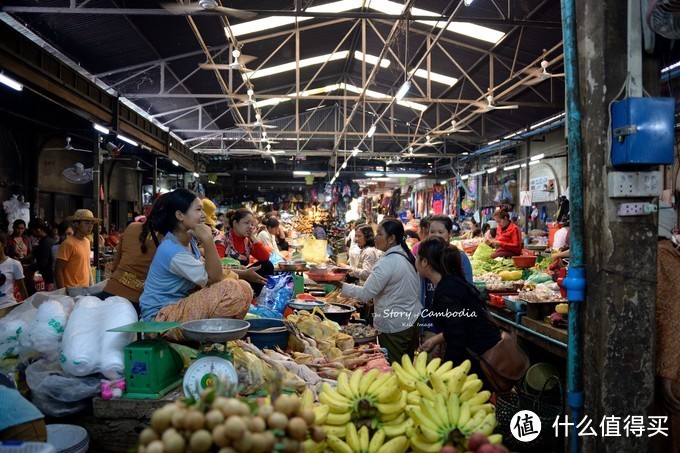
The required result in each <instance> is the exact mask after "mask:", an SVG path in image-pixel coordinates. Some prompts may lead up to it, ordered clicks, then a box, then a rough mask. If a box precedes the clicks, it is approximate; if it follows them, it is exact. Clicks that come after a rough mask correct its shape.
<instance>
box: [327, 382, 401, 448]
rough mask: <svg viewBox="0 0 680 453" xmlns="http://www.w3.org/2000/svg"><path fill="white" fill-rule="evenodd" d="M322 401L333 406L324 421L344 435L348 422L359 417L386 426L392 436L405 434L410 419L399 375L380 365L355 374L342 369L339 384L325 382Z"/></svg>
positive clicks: (336, 432) (334, 430)
mask: <svg viewBox="0 0 680 453" xmlns="http://www.w3.org/2000/svg"><path fill="white" fill-rule="evenodd" d="M319 401H321V402H322V403H323V404H325V405H327V406H328V408H329V413H328V416H327V417H326V418H325V420H324V422H323V423H324V425H325V428H326V432H327V433H328V434H333V435H335V436H336V437H338V438H340V439H342V438H344V436H345V426H346V425H348V424H352V425H354V423H355V422H357V421H359V420H366V421H367V422H368V423H369V424H370V425H371V428H373V429H376V428H378V427H382V428H383V430H384V432H385V434H386V436H387V437H388V438H392V437H397V436H399V435H402V434H404V432H405V430H406V427H407V426H408V425H409V422H410V421H409V418H408V417H407V416H406V415H405V414H404V408H405V407H406V392H405V391H402V390H401V389H400V388H399V385H398V384H397V377H396V376H395V375H394V374H393V373H384V374H380V371H379V370H376V369H373V370H370V371H368V372H367V373H363V372H362V371H355V372H354V373H353V374H352V377H351V378H349V377H348V375H347V373H345V372H342V373H340V375H339V376H338V385H337V387H336V388H332V387H331V386H330V385H329V384H327V383H323V384H322V386H321V392H319ZM400 415H401V417H399V416H400ZM411 423H412V422H411Z"/></svg>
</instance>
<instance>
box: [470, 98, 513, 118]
mask: <svg viewBox="0 0 680 453" xmlns="http://www.w3.org/2000/svg"><path fill="white" fill-rule="evenodd" d="M473 104H474V105H476V106H477V107H479V109H477V110H475V111H474V112H473V113H486V112H491V111H493V110H513V109H517V108H519V105H517V104H512V105H500V106H499V105H496V103H495V102H494V98H493V95H492V94H490V95H488V96H487V97H486V103H484V102H483V101H480V102H473Z"/></svg>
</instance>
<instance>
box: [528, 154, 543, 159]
mask: <svg viewBox="0 0 680 453" xmlns="http://www.w3.org/2000/svg"><path fill="white" fill-rule="evenodd" d="M544 157H545V154H543V153H541V154H536V155H535V156H531V160H541V159H543V158H544Z"/></svg>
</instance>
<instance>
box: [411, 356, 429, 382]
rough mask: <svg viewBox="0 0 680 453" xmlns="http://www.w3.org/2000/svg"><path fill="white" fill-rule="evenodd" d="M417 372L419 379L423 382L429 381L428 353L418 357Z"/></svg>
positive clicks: (416, 362)
mask: <svg viewBox="0 0 680 453" xmlns="http://www.w3.org/2000/svg"><path fill="white" fill-rule="evenodd" d="M414 366H415V368H416V371H417V372H418V377H419V378H420V379H421V380H424V379H427V353H426V352H421V353H420V354H418V355H417V356H416V359H415V364H414Z"/></svg>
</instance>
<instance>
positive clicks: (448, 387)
mask: <svg viewBox="0 0 680 453" xmlns="http://www.w3.org/2000/svg"><path fill="white" fill-rule="evenodd" d="M452 366H453V364H452V362H445V363H444V364H441V360H440V359H438V358H435V359H433V360H431V361H430V362H429V363H427V354H419V355H418V356H416V359H415V360H414V362H411V359H410V358H409V357H408V356H407V355H404V356H403V357H402V360H401V364H399V363H398V362H394V363H392V368H393V369H394V370H395V374H396V375H397V376H398V381H399V385H400V386H401V387H402V388H403V389H404V390H405V391H408V392H409V393H408V396H407V403H408V404H407V406H406V413H407V414H408V416H409V417H410V418H411V419H412V420H413V424H412V425H411V426H409V427H408V428H407V430H406V435H407V437H408V439H409V442H410V444H411V449H412V450H413V451H414V452H416V453H421V452H422V453H426V452H438V451H439V450H440V449H441V448H442V447H444V446H445V445H449V446H453V447H456V448H463V449H467V448H468V446H469V441H470V439H471V438H472V436H473V434H475V433H481V434H483V435H485V436H491V434H492V433H493V430H494V429H495V428H496V424H497V421H496V411H495V407H494V406H493V405H492V404H490V403H488V401H489V398H490V396H491V392H489V391H488V390H482V387H483V383H482V381H481V379H479V378H478V376H477V375H476V374H470V375H468V372H469V371H470V366H471V363H470V361H469V360H466V361H464V362H463V363H462V364H460V365H459V366H457V367H455V368H453V367H452ZM490 439H491V440H490V441H491V443H500V442H501V440H502V439H501V437H500V436H491V437H490ZM463 451H465V450H463Z"/></svg>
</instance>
